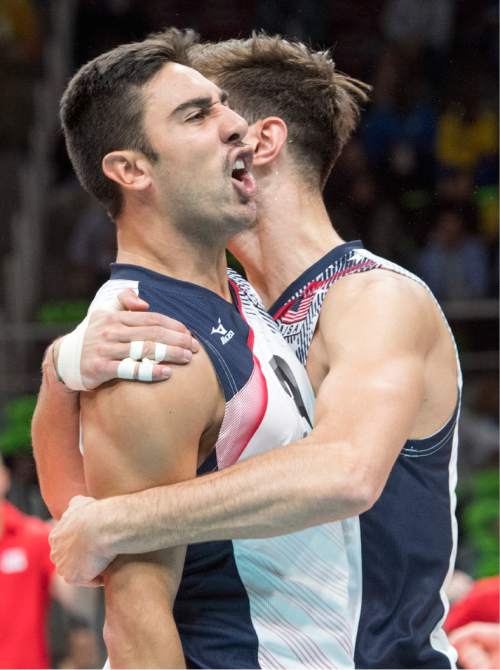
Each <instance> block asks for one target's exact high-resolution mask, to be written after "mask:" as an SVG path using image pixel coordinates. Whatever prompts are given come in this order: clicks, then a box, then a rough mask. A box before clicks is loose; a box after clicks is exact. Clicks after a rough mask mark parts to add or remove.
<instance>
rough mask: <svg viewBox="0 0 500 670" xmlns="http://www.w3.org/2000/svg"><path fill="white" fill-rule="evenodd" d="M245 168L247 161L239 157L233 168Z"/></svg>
mask: <svg viewBox="0 0 500 670" xmlns="http://www.w3.org/2000/svg"><path fill="white" fill-rule="evenodd" d="M244 169H245V163H244V162H243V161H242V160H241V158H239V159H238V160H237V161H236V163H235V164H234V167H233V170H244Z"/></svg>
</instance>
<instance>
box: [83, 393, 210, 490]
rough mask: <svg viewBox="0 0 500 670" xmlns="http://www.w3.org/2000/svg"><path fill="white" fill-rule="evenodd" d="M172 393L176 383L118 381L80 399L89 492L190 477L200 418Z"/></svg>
mask: <svg viewBox="0 0 500 670" xmlns="http://www.w3.org/2000/svg"><path fill="white" fill-rule="evenodd" d="M175 391H176V389H175V384H173V385H171V386H170V387H169V388H168V389H167V387H166V386H160V385H152V386H140V387H138V386H137V385H134V384H132V383H129V382H121V383H116V384H112V385H109V386H107V387H106V388H101V389H99V390H98V391H96V392H94V393H92V394H88V395H87V396H86V397H85V398H82V403H81V406H82V430H83V450H84V464H85V478H86V481H87V486H88V490H89V493H90V494H91V495H93V496H94V497H97V498H101V497H108V496H112V495H119V494H123V493H132V492H135V491H140V490H143V489H146V488H151V487H154V486H159V485H162V484H172V483H175V482H179V481H182V480H184V479H189V478H192V477H194V476H195V474H196V464H197V457H198V444H199V439H200V436H201V433H202V432H203V429H204V426H203V421H202V420H201V417H200V416H198V417H190V416H189V415H188V413H187V412H186V409H185V406H184V404H185V403H184V401H183V398H182V394H181V395H179V394H177V393H176V392H175ZM200 414H202V413H201V412H200Z"/></svg>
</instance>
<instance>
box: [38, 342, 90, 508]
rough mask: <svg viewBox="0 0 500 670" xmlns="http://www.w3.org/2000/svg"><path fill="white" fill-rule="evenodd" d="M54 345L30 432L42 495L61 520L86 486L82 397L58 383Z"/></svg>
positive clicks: (44, 368) (47, 357)
mask: <svg viewBox="0 0 500 670" xmlns="http://www.w3.org/2000/svg"><path fill="white" fill-rule="evenodd" d="M53 346H54V345H53V344H52V345H51V346H50V347H49V349H47V352H46V354H45V357H44V361H43V364H42V371H43V376H42V386H41V388H40V393H39V395H38V402H37V406H36V409H35V413H34V415H33V423H32V427H31V430H32V443H33V451H34V454H35V460H36V467H37V473H38V480H39V482H40V488H41V491H42V496H43V499H44V500H45V503H46V505H47V507H48V508H49V511H50V513H51V514H52V516H53V517H54V518H55V519H59V518H60V516H61V515H62V513H63V512H64V510H65V509H66V508H67V506H68V503H69V501H70V500H71V498H72V497H73V496H76V495H85V493H86V485H85V478H84V473H83V460H82V456H81V454H80V451H79V449H78V441H79V412H80V403H79V397H78V393H75V392H73V391H69V390H68V389H67V388H66V387H65V386H64V384H62V383H61V382H59V381H58V380H57V377H56V373H55V368H54V365H53V358H52V347H53Z"/></svg>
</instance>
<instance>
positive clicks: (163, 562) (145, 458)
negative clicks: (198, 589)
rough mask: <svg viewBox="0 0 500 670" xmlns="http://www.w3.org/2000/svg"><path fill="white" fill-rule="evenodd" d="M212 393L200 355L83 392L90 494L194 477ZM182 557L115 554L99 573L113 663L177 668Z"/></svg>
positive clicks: (213, 410)
mask: <svg viewBox="0 0 500 670" xmlns="http://www.w3.org/2000/svg"><path fill="white" fill-rule="evenodd" d="M219 397H220V394H219V391H218V386H217V381H216V379H215V375H214V373H213V371H212V369H211V368H210V364H209V363H208V361H207V359H206V356H200V357H198V358H197V360H196V363H193V365H192V366H189V367H188V368H184V369H183V370H182V371H179V374H178V375H176V378H175V380H174V381H173V382H172V383H170V384H168V385H153V386H147V385H134V384H132V383H129V382H126V383H121V384H113V385H110V386H109V385H108V386H106V387H102V388H100V389H99V390H98V391H97V392H94V393H91V394H86V395H85V396H82V399H81V411H82V426H83V443H84V464H85V477H86V481H87V485H88V490H89V493H90V494H91V495H93V496H96V497H97V498H101V497H104V496H110V495H111V496H116V495H119V494H123V493H127V492H133V491H140V490H141V489H143V488H145V487H152V486H156V485H158V484H171V483H173V482H178V481H182V480H185V479H190V478H192V477H194V476H195V475H196V467H197V460H198V453H199V443H200V439H201V437H202V434H203V432H204V431H205V429H206V428H207V427H208V426H210V425H211V423H212V422H213V421H214V416H215V415H216V414H217V405H218V403H219ZM193 406H194V407H196V411H195V412H193V411H192V410H191V407H193ZM184 557H185V547H184V546H177V547H175V548H171V549H164V550H162V551H155V552H150V553H147V554H141V555H140V556H134V555H130V556H118V558H117V559H116V560H115V561H114V562H113V563H112V564H111V565H110V566H109V568H108V569H107V570H106V571H105V573H104V574H103V582H104V591H105V604H106V623H105V640H106V644H107V647H108V653H109V656H110V662H111V666H112V667H120V668H124V667H147V668H153V667H162V668H166V667H175V668H178V667H184V658H183V654H182V648H181V644H180V640H179V636H178V634H177V630H176V627H175V623H174V620H173V614H172V608H173V603H174V599H175V595H176V593H177V588H178V585H179V581H180V577H181V574H182V568H183V565H184Z"/></svg>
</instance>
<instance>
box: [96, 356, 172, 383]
mask: <svg viewBox="0 0 500 670" xmlns="http://www.w3.org/2000/svg"><path fill="white" fill-rule="evenodd" d="M105 365H106V367H107V373H108V374H110V375H111V379H127V380H130V381H142V382H162V381H165V380H166V379H170V377H171V376H172V368H169V367H167V366H166V365H160V364H151V363H144V362H141V361H133V360H132V359H130V358H125V359H124V360H122V361H110V362H109V363H106V364H105Z"/></svg>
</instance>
